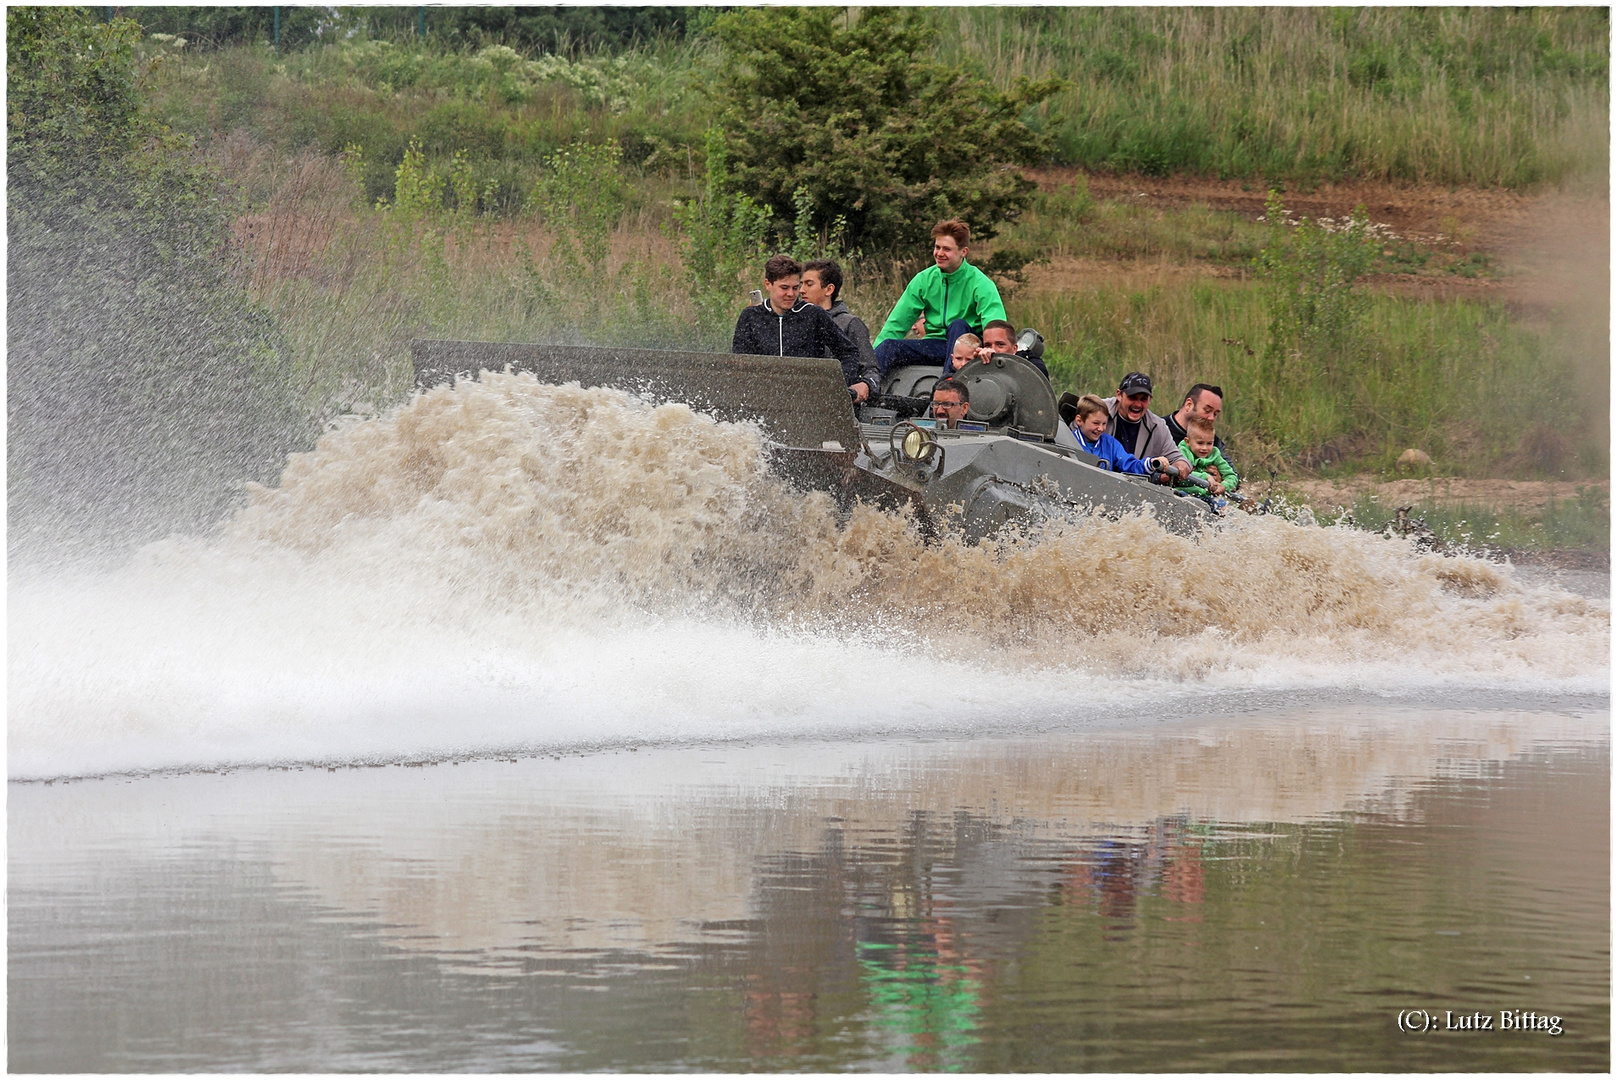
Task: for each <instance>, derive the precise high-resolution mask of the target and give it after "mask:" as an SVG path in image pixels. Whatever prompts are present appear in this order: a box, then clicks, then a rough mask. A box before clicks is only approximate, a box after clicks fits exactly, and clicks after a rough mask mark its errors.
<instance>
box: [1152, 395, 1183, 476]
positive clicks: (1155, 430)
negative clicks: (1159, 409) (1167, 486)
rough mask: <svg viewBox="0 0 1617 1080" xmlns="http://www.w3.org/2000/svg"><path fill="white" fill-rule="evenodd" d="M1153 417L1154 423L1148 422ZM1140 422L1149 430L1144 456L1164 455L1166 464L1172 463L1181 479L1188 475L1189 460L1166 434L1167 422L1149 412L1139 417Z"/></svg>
mask: <svg viewBox="0 0 1617 1080" xmlns="http://www.w3.org/2000/svg"><path fill="white" fill-rule="evenodd" d="M1153 418H1154V419H1155V420H1156V423H1154V424H1153V423H1151V422H1150V421H1151V420H1152V419H1153ZM1141 422H1142V423H1145V424H1146V425H1147V430H1148V432H1149V434H1148V435H1147V436H1146V440H1145V456H1146V457H1147V458H1154V457H1165V458H1167V459H1168V464H1169V465H1172V466H1173V467H1174V469H1175V470H1176V471H1177V472H1178V473H1179V478H1180V479H1181V480H1183V479H1185V478H1187V477H1189V476H1190V462H1188V461H1186V460H1185V455H1184V454H1181V453H1180V452H1179V445H1178V444H1177V443H1175V442H1174V441H1173V437H1172V436H1171V435H1169V434H1168V422H1167V421H1166V420H1164V419H1162V417H1160V416H1156V414H1154V413H1150V412H1148V413H1146V414H1145V416H1144V417H1142V418H1141Z"/></svg>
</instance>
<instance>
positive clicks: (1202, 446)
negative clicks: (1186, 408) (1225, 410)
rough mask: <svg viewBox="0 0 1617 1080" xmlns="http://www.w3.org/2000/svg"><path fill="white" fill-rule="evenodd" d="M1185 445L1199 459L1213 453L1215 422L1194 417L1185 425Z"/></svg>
mask: <svg viewBox="0 0 1617 1080" xmlns="http://www.w3.org/2000/svg"><path fill="white" fill-rule="evenodd" d="M1185 445H1186V446H1188V447H1190V449H1191V451H1192V452H1193V453H1194V454H1195V455H1196V456H1197V457H1199V458H1204V457H1208V456H1210V455H1211V454H1212V452H1213V422H1212V421H1211V420H1208V419H1207V418H1206V417H1202V416H1193V417H1191V418H1190V422H1189V423H1187V424H1186V425H1185Z"/></svg>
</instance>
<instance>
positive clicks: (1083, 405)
mask: <svg viewBox="0 0 1617 1080" xmlns="http://www.w3.org/2000/svg"><path fill="white" fill-rule="evenodd" d="M1077 409H1078V415H1077V417H1076V418H1075V419H1074V420H1073V423H1072V433H1073V435H1075V436H1077V438H1078V449H1080V450H1082V451H1084V452H1085V453H1089V454H1094V455H1095V456H1096V457H1098V458H1100V460H1101V464H1102V465H1103V466H1105V467H1106V468H1108V469H1110V470H1111V471H1112V472H1120V473H1131V474H1133V475H1135V476H1149V475H1150V474H1151V472H1152V470H1151V469H1150V468H1148V467H1147V466H1146V463H1145V462H1143V461H1141V460H1140V459H1139V458H1137V457H1135V456H1134V455H1133V454H1131V453H1129V452H1128V451H1127V450H1125V449H1123V444H1122V443H1120V442H1118V441H1117V440H1116V439H1114V438H1113V437H1112V436H1110V435H1108V434H1106V425H1107V424H1109V423H1110V422H1111V419H1112V416H1111V413H1110V412H1108V411H1107V408H1106V402H1104V401H1102V400H1101V399H1100V398H1098V397H1096V396H1095V395H1094V394H1085V395H1084V396H1083V397H1081V398H1079V399H1078V402H1077ZM1160 464H1162V466H1163V468H1164V469H1166V466H1167V463H1166V462H1165V461H1164V462H1160Z"/></svg>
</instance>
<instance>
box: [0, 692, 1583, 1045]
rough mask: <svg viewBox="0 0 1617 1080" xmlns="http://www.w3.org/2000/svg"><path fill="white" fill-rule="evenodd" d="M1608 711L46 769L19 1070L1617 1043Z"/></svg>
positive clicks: (23, 885)
mask: <svg viewBox="0 0 1617 1080" xmlns="http://www.w3.org/2000/svg"><path fill="white" fill-rule="evenodd" d="M1607 723H1608V721H1607V716H1606V714H1605V713H1604V712H1600V713H1583V714H1575V713H1565V714H1550V713H1537V714H1525V713H1503V712H1495V713H1487V712H1482V713H1459V712H1450V713H1438V712H1412V711H1397V712H1386V711H1383V712H1369V711H1364V712H1357V713H1347V712H1337V713H1331V714H1312V715H1302V716H1296V715H1293V716H1252V717H1235V718H1224V719H1217V720H1202V721H1198V722H1195V723H1187V724H1178V725H1158V726H1153V727H1151V728H1148V729H1145V730H1138V729H1136V730H1133V731H1123V732H1118V731H1113V732H1104V733H1093V734H1052V735H1047V736H1042V737H1039V738H1023V739H1004V740H994V741H986V740H978V741H965V740H944V741H937V742H930V743H928V742H916V741H909V742H902V743H900V742H879V743H837V744H823V743H818V744H815V743H794V744H785V745H769V746H750V747H748V746H737V745H724V746H708V747H696V748H669V749H660V750H649V749H647V750H641V751H639V752H628V751H625V752H621V753H617V754H601V755H594V756H586V757H570V758H537V759H525V760H520V761H514V762H512V761H485V762H476V763H463V764H459V765H447V764H446V765H438V766H431V767H423V768H407V767H392V768H382V769H354V770H341V771H336V772H328V771H325V770H308V771H271V770H263V771H249V772H240V773H235V774H231V775H223V776H218V775H189V776H173V777H154V778H146V779H136V780H129V779H113V780H101V781H87V782H79V783H73V784H65V785H63V784H57V785H49V786H47V785H42V784H13V785H11V789H10V816H9V840H10V892H9V903H10V930H9V946H10V967H9V974H8V980H9V983H8V985H9V991H10V994H9V1005H8V1009H9V1017H8V1029H9V1040H10V1047H11V1049H10V1060H9V1065H10V1068H11V1069H13V1070H17V1071H84V1070H91V1071H94V1070H156V1071H174V1070H195V1071H207V1070H230V1069H263V1070H275V1069H294V1070H327V1069H335V1070H396V1069H410V1070H445V1069H469V1070H491V1071H500V1070H524V1069H530V1070H531V1069H555V1070H589V1069H627V1070H637V1069H642V1070H643V1069H699V1070H701V1069H706V1070H773V1069H791V1070H827V1071H837V1070H846V1069H875V1070H887V1071H903V1070H943V1071H952V1070H962V1071H1079V1070H1148V1071H1160V1070H1177V1069H1192V1070H1272V1069H1313V1070H1331V1069H1347V1070H1393V1071H1397V1070H1405V1069H1415V1070H1430V1069H1466V1070H1490V1069H1559V1070H1601V1069H1605V1068H1606V1067H1607V1066H1608V1064H1609V1037H1608V1026H1609V1002H1608V995H1609V983H1610V959H1609V945H1608V942H1609V914H1608V903H1609V895H1608V894H1609V887H1608V876H1609V852H1608V839H1607V838H1608V820H1609V813H1608V790H1609V773H1610V760H1609V759H1610V737H1609V732H1608V727H1607ZM1407 1009H1425V1010H1427V1011H1428V1012H1429V1013H1430V1014H1431V1015H1433V1016H1434V1017H1436V1018H1437V1020H1438V1022H1439V1024H1442V1023H1443V1022H1444V1021H1445V1020H1446V1019H1447V1020H1452V1017H1457V1016H1461V1015H1464V1016H1470V1015H1472V1014H1473V1013H1475V1012H1479V1011H1480V1012H1482V1013H1484V1014H1490V1015H1491V1016H1492V1017H1493V1018H1494V1019H1495V1023H1496V1025H1497V1023H1498V1015H1499V1013H1500V1012H1501V1010H1532V1011H1534V1012H1536V1013H1541V1014H1549V1015H1555V1016H1559V1017H1560V1018H1561V1024H1562V1027H1563V1033H1562V1034H1561V1035H1559V1036H1550V1035H1548V1034H1545V1033H1542V1032H1522V1031H1509V1032H1504V1031H1497V1030H1494V1031H1488V1032H1480V1031H1460V1030H1453V1031H1448V1030H1441V1029H1439V1030H1435V1031H1429V1032H1420V1033H1407V1032H1403V1031H1400V1030H1399V1027H1398V1017H1399V1014H1400V1011H1401V1010H1407Z"/></svg>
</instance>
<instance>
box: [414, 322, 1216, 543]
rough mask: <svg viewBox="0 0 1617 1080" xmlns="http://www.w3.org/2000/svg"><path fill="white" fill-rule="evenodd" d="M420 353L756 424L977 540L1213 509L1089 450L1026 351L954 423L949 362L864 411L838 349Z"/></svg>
mask: <svg viewBox="0 0 1617 1080" xmlns="http://www.w3.org/2000/svg"><path fill="white" fill-rule="evenodd" d="M412 354H413V359H414V362H415V373H416V385H417V386H419V387H422V388H427V387H432V386H437V385H439V384H441V383H444V382H447V381H449V380H451V379H454V378H457V377H458V378H476V377H477V374H478V373H479V372H481V371H504V370H507V369H509V370H512V371H524V372H531V373H533V374H534V375H536V376H537V377H538V378H539V379H541V380H542V381H544V382H551V383H557V384H561V383H569V382H576V383H579V384H580V385H582V386H585V387H590V386H610V387H616V388H619V389H623V390H628V391H631V392H633V393H636V394H639V395H640V396H642V397H645V398H647V399H650V400H656V401H681V402H684V403H686V404H688V405H690V406H691V407H693V408H696V409H700V410H702V411H704V412H708V413H711V414H713V415H715V416H717V417H718V418H719V419H721V420H749V421H753V422H755V423H757V424H758V425H759V426H760V428H761V429H762V430H763V432H764V434H765V436H766V437H767V438H768V440H769V442H770V451H771V456H772V459H773V462H774V466H775V468H776V469H777V471H778V472H780V473H781V474H782V475H783V476H785V477H787V478H788V479H789V480H791V481H793V482H795V483H797V484H800V485H802V486H804V487H811V488H821V489H824V490H827V491H830V492H832V493H833V494H834V495H836V496H837V497H838V499H839V500H842V501H844V502H852V501H853V500H855V499H863V500H865V501H867V502H871V503H874V504H876V505H881V506H888V507H896V506H898V505H900V504H907V505H909V506H910V507H911V508H912V509H913V511H914V513H915V515H916V519H917V521H918V522H919V523H920V525H921V527H922V528H923V529H925V530H927V531H929V532H934V533H935V532H938V531H941V530H942V529H943V528H945V527H948V528H950V529H952V530H958V531H960V532H962V533H963V534H964V535H965V536H966V537H968V538H969V539H973V540H976V539H981V538H982V537H984V536H987V535H989V534H990V533H992V532H994V531H995V530H996V529H999V528H1000V527H1001V526H1003V525H1005V524H1006V523H1008V522H1021V523H1033V522H1036V521H1038V520H1040V519H1042V518H1044V517H1046V516H1049V515H1052V514H1056V515H1060V514H1066V513H1070V512H1087V513H1100V514H1104V515H1107V516H1111V517H1117V516H1120V515H1122V514H1124V513H1128V512H1130V511H1134V510H1137V509H1139V508H1140V507H1142V506H1143V507H1149V508H1150V510H1151V512H1152V513H1154V514H1155V516H1156V518H1157V520H1158V521H1159V522H1161V523H1162V525H1163V526H1164V527H1166V528H1168V529H1171V530H1173V531H1175V532H1178V533H1182V534H1186V535H1189V534H1193V533H1195V532H1197V531H1199V530H1200V529H1201V528H1202V527H1204V526H1205V525H1206V524H1207V523H1208V522H1209V521H1210V520H1211V518H1212V516H1213V515H1212V511H1211V510H1210V509H1209V507H1208V505H1207V504H1206V503H1205V502H1204V501H1203V500H1201V499H1197V498H1194V497H1191V496H1187V495H1185V494H1183V493H1180V492H1176V491H1174V490H1172V489H1170V488H1167V487H1163V486H1160V485H1156V484H1153V483H1151V482H1150V481H1149V480H1148V479H1147V478H1145V477H1134V476H1124V475H1122V474H1120V473H1115V472H1109V471H1107V470H1106V469H1105V468H1104V467H1103V466H1102V465H1101V463H1100V462H1099V460H1098V459H1097V458H1095V457H1093V456H1092V455H1090V454H1087V453H1085V452H1084V451H1083V450H1082V449H1080V448H1079V446H1078V442H1077V440H1076V439H1075V438H1073V436H1072V433H1071V431H1070V430H1069V429H1068V428H1067V426H1066V424H1064V423H1062V422H1061V419H1060V417H1059V416H1058V415H1057V407H1056V398H1055V394H1054V392H1053V391H1052V390H1051V389H1050V384H1049V381H1048V380H1047V379H1046V378H1045V377H1044V375H1043V374H1042V373H1040V372H1039V370H1038V369H1037V368H1035V367H1034V366H1033V365H1032V364H1030V363H1029V362H1028V361H1027V360H1025V359H1023V358H1022V357H1020V356H1015V355H1009V354H1001V355H995V356H994V357H993V358H992V360H990V361H989V362H988V363H982V362H973V363H971V364H969V365H967V367H966V369H965V370H963V371H961V372H959V373H957V374H956V378H957V379H960V380H963V381H964V382H966V383H967V385H968V387H969V390H970V406H971V407H970V411H969V413H968V414H967V417H966V419H965V420H963V421H961V422H960V424H959V427H958V428H956V429H953V430H946V429H944V428H943V427H942V426H941V425H936V426H935V425H934V424H933V421H931V420H929V419H925V418H924V417H921V416H919V415H916V414H918V413H920V412H921V411H922V405H923V404H924V398H923V396H922V395H924V394H926V393H928V392H930V387H931V382H932V380H934V379H935V378H936V377H937V376H938V375H939V374H941V372H940V371H939V369H937V368H914V367H910V368H902V369H898V370H896V371H894V372H891V373H889V376H888V378H887V379H886V380H885V383H884V386H883V390H884V391H885V393H884V394H882V395H881V396H879V397H878V398H876V399H875V400H874V402H873V403H871V404H866V405H861V406H859V407H858V409H857V411H856V409H855V408H854V406H853V405H852V404H851V402H850V400H849V395H848V390H847V388H846V386H844V384H843V377H842V371H841V368H840V367H839V366H838V364H837V362H836V361H835V360H832V359H828V358H809V357H796V356H742V355H732V354H729V353H703V352H672V351H664V350H657V349H628V348H622V349H620V348H595V347H582V346H567V345H525V344H515V343H497V342H482V341H416V342H414V343H413V345H412ZM946 522H947V526H945V523H946Z"/></svg>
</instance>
